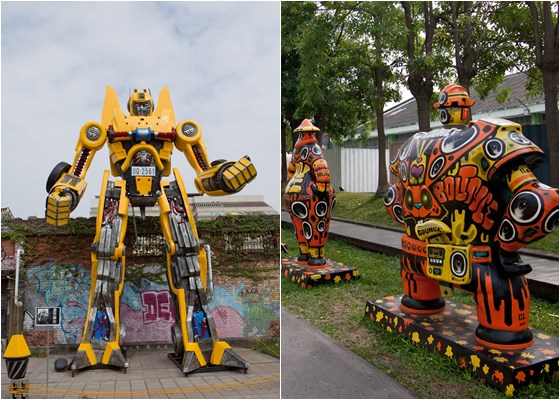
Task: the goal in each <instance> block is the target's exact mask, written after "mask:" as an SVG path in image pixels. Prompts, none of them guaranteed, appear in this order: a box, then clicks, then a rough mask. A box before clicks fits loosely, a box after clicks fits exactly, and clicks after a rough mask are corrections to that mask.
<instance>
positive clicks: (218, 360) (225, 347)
mask: <svg viewBox="0 0 560 400" xmlns="http://www.w3.org/2000/svg"><path fill="white" fill-rule="evenodd" d="M211 363H212V364H213V365H222V366H224V367H232V368H241V369H243V370H244V372H245V373H247V369H248V368H249V363H248V362H247V361H245V360H244V359H243V358H242V357H241V356H240V355H239V354H237V353H236V352H234V351H233V349H232V348H231V346H230V345H229V344H227V343H226V342H223V341H221V342H216V343H214V351H213V352H212V358H211Z"/></svg>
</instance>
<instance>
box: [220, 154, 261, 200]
mask: <svg viewBox="0 0 560 400" xmlns="http://www.w3.org/2000/svg"><path fill="white" fill-rule="evenodd" d="M256 176H257V170H256V169H255V166H254V165H253V163H252V162H251V159H250V158H249V157H248V156H245V157H243V158H241V159H240V160H239V161H237V162H236V163H232V164H230V165H228V166H227V167H226V168H225V169H224V170H223V171H222V179H223V181H224V185H226V187H227V188H228V189H229V191H231V192H233V193H235V192H239V191H240V190H241V189H242V188H243V187H244V186H245V185H246V184H248V183H249V182H251V181H252V180H253V179H255V177H256Z"/></svg>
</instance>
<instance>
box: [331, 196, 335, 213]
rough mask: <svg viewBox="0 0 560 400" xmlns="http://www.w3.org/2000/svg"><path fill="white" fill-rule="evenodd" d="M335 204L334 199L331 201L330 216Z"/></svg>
mask: <svg viewBox="0 0 560 400" xmlns="http://www.w3.org/2000/svg"><path fill="white" fill-rule="evenodd" d="M335 203H336V197H335V198H334V199H333V201H332V203H331V214H332V210H334V204H335Z"/></svg>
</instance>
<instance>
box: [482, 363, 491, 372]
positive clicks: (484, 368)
mask: <svg viewBox="0 0 560 400" xmlns="http://www.w3.org/2000/svg"><path fill="white" fill-rule="evenodd" d="M482 371H484V375H488V372H489V371H490V367H488V365H486V364H484V367H482Z"/></svg>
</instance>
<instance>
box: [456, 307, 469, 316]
mask: <svg viewBox="0 0 560 400" xmlns="http://www.w3.org/2000/svg"><path fill="white" fill-rule="evenodd" d="M456 312H457V314H459V315H469V314H471V313H472V310H465V309H462V308H460V309H458V310H456Z"/></svg>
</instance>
